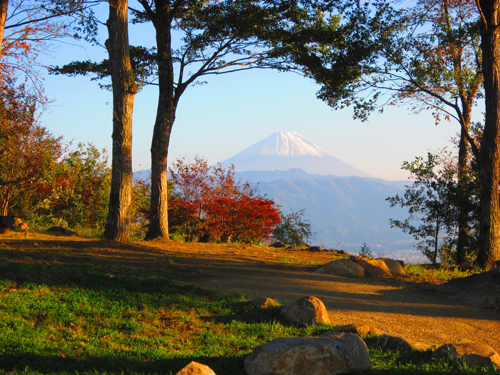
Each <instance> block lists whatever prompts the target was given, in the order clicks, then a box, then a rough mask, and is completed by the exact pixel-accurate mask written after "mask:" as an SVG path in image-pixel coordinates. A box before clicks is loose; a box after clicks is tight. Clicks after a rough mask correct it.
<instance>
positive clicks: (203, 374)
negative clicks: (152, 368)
mask: <svg viewBox="0 0 500 375" xmlns="http://www.w3.org/2000/svg"><path fill="white" fill-rule="evenodd" d="M176 375H216V374H215V372H213V370H212V369H211V368H210V367H208V366H205V365H202V364H201V363H198V362H194V361H193V362H191V363H190V364H189V365H187V366H186V367H184V368H183V369H182V370H181V371H179V372H178V373H177V374H176Z"/></svg>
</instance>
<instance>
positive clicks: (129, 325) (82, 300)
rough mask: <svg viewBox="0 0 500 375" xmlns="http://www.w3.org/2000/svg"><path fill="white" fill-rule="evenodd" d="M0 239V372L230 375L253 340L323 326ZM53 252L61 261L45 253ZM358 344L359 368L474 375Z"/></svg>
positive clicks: (128, 269) (426, 357)
mask: <svg viewBox="0 0 500 375" xmlns="http://www.w3.org/2000/svg"><path fill="white" fill-rule="evenodd" d="M0 241H1V240H0ZM0 245H1V246H0V250H5V249H7V250H6V251H0V254H1V257H0V374H1V373H13V374H18V373H28V374H37V373H44V374H46V373H47V374H52V373H53V374H63V373H68V374H69V373H71V374H76V373H79V374H121V373H127V374H149V373H155V374H175V373H176V372H177V371H179V370H180V369H181V368H182V367H184V366H185V365H186V364H188V363H189V362H190V361H192V360H194V361H198V362H201V363H204V364H206V365H208V366H210V367H211V368H212V369H213V370H214V371H215V372H216V373H217V374H218V375H224V374H227V375H230V374H231V375H233V374H234V375H238V374H244V371H243V360H244V358H245V356H246V355H247V354H248V353H250V352H251V351H252V349H253V348H254V347H255V346H257V345H260V344H263V343H266V342H268V341H270V340H272V339H274V338H277V337H283V336H311V335H316V334H320V333H322V332H324V331H326V330H328V329H329V328H331V326H328V325H326V326H319V327H312V328H311V327H310V328H299V327H296V326H292V325H288V324H285V323H282V322H280V321H279V318H278V316H277V314H276V311H275V310H273V309H267V310H264V309H259V308H255V307H253V306H252V305H251V304H250V303H249V301H248V300H247V298H245V297H244V296H241V295H230V296H226V295H219V294H217V293H215V292H213V291H210V290H204V289H200V288H198V287H195V286H193V285H190V284H188V283H185V282H181V281H176V280H172V279H171V278H165V277H162V276H161V273H160V274H159V273H157V272H148V271H147V270H144V269H142V268H135V267H134V264H130V263H129V264H128V265H127V266H123V265H120V266H116V267H110V266H109V265H102V264H100V263H99V262H98V259H97V257H98V255H99V254H97V253H98V252H96V253H95V261H94V260H93V258H92V257H87V258H85V260H83V261H82V260H81V259H80V258H76V259H79V262H78V263H75V262H72V261H71V259H72V258H71V255H72V254H73V255H74V256H75V257H77V256H78V255H79V254H80V253H81V252H82V249H81V248H71V247H68V245H67V244H66V246H65V247H64V246H63V247H57V249H53V248H49V247H46V246H45V242H44V240H43V239H41V240H38V241H35V242H34V241H32V240H31V241H30V240H27V242H26V245H27V247H31V248H37V247H38V248H39V249H40V251H41V252H43V254H44V256H43V257H40V259H34V258H33V256H32V255H28V256H15V254H14V253H13V252H12V249H13V247H10V249H9V245H8V244H6V243H5V242H0ZM28 245H29V246H28ZM17 246H22V240H21V242H20V243H18V244H17ZM105 246H106V243H104V247H105ZM18 249H19V247H18ZM42 250H43V251H42ZM56 251H57V252H58V253H61V252H64V253H65V255H66V256H67V259H68V261H67V262H61V261H60V260H57V259H56V257H52V258H51V256H50V254H51V253H53V254H55V252H56ZM367 343H368V345H369V349H370V354H371V357H372V360H373V361H374V369H373V370H372V371H370V372H369V373H374V374H386V373H387V374H421V373H426V374H428V373H470V374H472V373H483V370H481V369H474V368H469V367H466V366H463V365H462V364H456V363H453V362H451V361H444V360H441V361H437V360H434V359H432V358H431V356H430V352H425V353H420V354H417V355H415V354H414V355H411V356H409V355H408V354H404V353H383V352H381V351H380V350H378V349H377V347H376V345H375V340H374V339H367Z"/></svg>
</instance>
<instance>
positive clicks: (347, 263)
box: [315, 259, 365, 276]
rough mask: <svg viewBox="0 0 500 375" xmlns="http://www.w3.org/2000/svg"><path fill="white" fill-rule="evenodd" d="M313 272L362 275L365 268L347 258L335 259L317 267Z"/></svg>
mask: <svg viewBox="0 0 500 375" xmlns="http://www.w3.org/2000/svg"><path fill="white" fill-rule="evenodd" d="M315 272H316V273H323V274H330V275H340V276H351V275H356V276H363V275H364V274H365V269H364V268H363V267H361V266H360V265H359V264H356V263H354V262H353V261H351V260H349V259H336V260H334V261H332V262H330V263H327V264H325V265H324V266H322V267H320V268H318V269H317V270H316V271H315Z"/></svg>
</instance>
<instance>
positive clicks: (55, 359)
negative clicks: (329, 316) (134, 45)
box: [0, 352, 497, 375]
mask: <svg viewBox="0 0 500 375" xmlns="http://www.w3.org/2000/svg"><path fill="white" fill-rule="evenodd" d="M371 355H372V356H373V353H371ZM245 356H246V355H240V356H233V357H203V356H199V357H183V358H168V359H161V358H159V359H147V360H141V359H133V358H132V359H131V358H127V357H125V356H113V357H90V356H89V357H86V358H74V357H62V356H60V355H57V356H43V355H35V354H30V353H19V354H0V372H2V371H3V372H23V373H28V374H29V373H30V372H34V373H43V374H47V373H50V374H65V373H72V374H75V373H77V374H116V373H119V374H162V375H169V374H176V373H177V372H178V371H180V370H181V369H182V368H184V367H185V366H186V365H188V364H189V363H190V362H191V361H195V362H198V363H202V364H204V365H206V366H208V367H210V368H211V369H212V370H214V372H215V373H216V374H217V375H246V372H245V371H244V359H245ZM385 357H387V358H384V356H383V355H382V357H379V358H377V359H378V361H379V362H380V361H383V360H384V359H387V360H388V361H390V362H392V363H393V364H394V363H396V364H397V366H398V367H399V368H390V369H389V368H386V366H384V365H383V364H382V365H381V366H377V364H376V362H375V361H374V368H372V369H371V370H367V371H364V372H363V374H365V375H369V374H377V375H383V374H387V375H421V374H424V373H425V374H426V375H434V374H435V375H443V374H444V373H447V374H470V375H474V374H483V375H484V374H491V375H494V374H497V372H496V371H495V370H493V369H490V370H488V369H482V368H477V367H475V368H474V367H469V368H464V367H463V366H461V365H459V364H457V363H452V362H450V361H444V360H443V361H441V362H442V366H441V368H438V367H440V366H439V365H436V364H434V365H433V367H430V368H429V367H427V368H426V366H425V364H424V363H431V362H432V360H431V359H430V357H431V355H430V353H428V352H423V353H415V354H409V353H405V352H403V353H387V354H386V355H385ZM372 359H373V358H372Z"/></svg>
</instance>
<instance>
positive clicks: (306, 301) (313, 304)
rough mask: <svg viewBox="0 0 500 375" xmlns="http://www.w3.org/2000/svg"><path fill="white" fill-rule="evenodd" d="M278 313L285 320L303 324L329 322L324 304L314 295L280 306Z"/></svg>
mask: <svg viewBox="0 0 500 375" xmlns="http://www.w3.org/2000/svg"><path fill="white" fill-rule="evenodd" d="M279 314H280V315H281V316H282V317H283V319H285V320H286V321H288V322H290V323H294V324H300V325H303V326H308V325H314V324H322V323H330V318H329V317H328V311H327V310H326V307H325V304H324V303H323V302H322V301H321V300H320V299H318V298H316V297H314V296H306V297H302V298H300V299H298V300H296V301H293V302H290V303H289V304H287V305H283V306H281V307H280V309H279Z"/></svg>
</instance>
